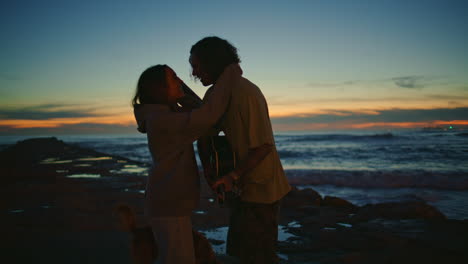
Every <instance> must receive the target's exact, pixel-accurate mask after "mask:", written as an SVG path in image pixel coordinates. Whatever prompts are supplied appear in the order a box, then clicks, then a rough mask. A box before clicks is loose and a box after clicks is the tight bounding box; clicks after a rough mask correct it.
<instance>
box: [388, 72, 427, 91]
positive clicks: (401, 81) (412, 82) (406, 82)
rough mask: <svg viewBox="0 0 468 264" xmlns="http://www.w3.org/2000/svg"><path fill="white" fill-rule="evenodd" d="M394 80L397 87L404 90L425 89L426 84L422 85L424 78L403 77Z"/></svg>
mask: <svg viewBox="0 0 468 264" xmlns="http://www.w3.org/2000/svg"><path fill="white" fill-rule="evenodd" d="M392 80H393V82H394V83H395V85H397V86H399V87H402V88H408V89H415V88H423V87H424V84H423V83H421V81H422V80H424V76H416V75H415V76H403V77H395V78H392Z"/></svg>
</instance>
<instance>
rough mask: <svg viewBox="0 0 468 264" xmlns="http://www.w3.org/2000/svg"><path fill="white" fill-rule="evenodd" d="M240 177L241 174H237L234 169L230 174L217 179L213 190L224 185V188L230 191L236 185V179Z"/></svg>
mask: <svg viewBox="0 0 468 264" xmlns="http://www.w3.org/2000/svg"><path fill="white" fill-rule="evenodd" d="M238 178H239V176H237V174H236V173H235V172H234V171H232V172H230V173H229V174H226V175H224V176H223V177H222V178H221V179H218V180H217V181H215V182H214V183H213V185H212V187H211V188H212V189H213V190H216V189H217V188H218V187H219V186H221V185H224V190H225V191H226V192H230V191H232V188H233V187H234V181H235V180H236V179H238Z"/></svg>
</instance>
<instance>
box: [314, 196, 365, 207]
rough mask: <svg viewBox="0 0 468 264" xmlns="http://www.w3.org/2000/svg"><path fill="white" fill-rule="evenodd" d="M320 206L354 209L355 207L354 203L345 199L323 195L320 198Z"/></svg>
mask: <svg viewBox="0 0 468 264" xmlns="http://www.w3.org/2000/svg"><path fill="white" fill-rule="evenodd" d="M320 205H321V206H330V207H338V208H347V209H351V210H354V209H356V208H357V207H356V205H354V204H352V203H350V202H348V201H346V200H345V199H341V198H338V197H334V196H325V198H324V199H323V200H322V203H321V204H320Z"/></svg>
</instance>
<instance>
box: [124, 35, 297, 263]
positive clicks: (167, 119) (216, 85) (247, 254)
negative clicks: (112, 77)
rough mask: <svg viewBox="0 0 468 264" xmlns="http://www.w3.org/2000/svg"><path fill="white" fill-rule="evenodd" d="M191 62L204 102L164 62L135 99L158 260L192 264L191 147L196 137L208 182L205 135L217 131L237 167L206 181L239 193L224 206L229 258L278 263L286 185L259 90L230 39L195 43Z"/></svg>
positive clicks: (195, 181)
mask: <svg viewBox="0 0 468 264" xmlns="http://www.w3.org/2000/svg"><path fill="white" fill-rule="evenodd" d="M189 62H190V64H191V67H192V75H193V76H194V77H195V78H197V79H198V80H200V82H201V83H202V84H203V85H204V86H211V87H210V88H209V89H208V91H207V92H206V94H205V97H204V98H203V100H202V101H199V100H197V96H196V94H194V93H193V92H192V91H191V90H190V88H188V87H187V86H186V85H185V84H184V83H183V81H182V80H181V79H180V78H179V77H178V76H177V75H176V73H175V72H174V71H173V70H172V69H171V68H170V67H168V66H167V65H156V66H152V67H150V68H148V69H146V70H145V71H144V72H143V73H142V74H141V76H140V78H139V80H138V84H137V90H136V94H135V97H134V98H133V107H134V113H135V118H136V120H137V124H138V130H139V131H140V132H143V133H146V134H147V138H148V147H149V150H150V152H151V156H152V160H153V166H152V168H151V170H150V173H149V177H148V182H147V186H146V191H145V215H146V216H148V217H149V221H150V224H151V228H152V231H153V234H154V238H155V240H156V242H157V244H158V246H159V260H158V261H159V262H158V263H171V264H177V263H184V264H192V263H195V253H194V245H193V238H192V223H191V219H190V216H191V214H192V211H193V210H194V209H195V208H196V207H197V204H198V201H199V198H200V178H199V173H198V167H197V163H196V159H195V152H194V149H193V142H194V141H196V140H198V150H199V156H200V159H201V161H202V164H203V166H204V172H205V177H206V178H207V179H211V177H208V176H209V175H210V174H212V173H213V172H212V171H210V169H209V168H208V167H209V166H207V164H208V161H207V159H208V154H207V149H208V146H207V142H208V141H207V137H209V136H211V135H213V133H214V134H217V133H218V132H219V131H220V130H221V131H223V132H224V134H225V135H226V138H227V141H228V142H229V144H230V146H231V148H232V151H233V152H234V154H235V155H234V156H235V159H236V166H235V168H234V169H233V170H232V171H230V172H228V173H226V175H223V176H221V177H219V178H218V179H217V180H215V181H209V182H208V183H209V184H210V185H211V187H212V188H213V190H217V189H218V187H223V188H224V189H225V191H228V192H229V191H231V190H232V188H233V186H236V188H238V189H239V190H240V192H239V193H240V196H239V197H238V199H236V202H235V203H231V206H230V208H229V209H230V225H229V232H228V238H227V253H228V254H229V255H232V256H236V257H238V258H239V259H240V261H241V263H277V262H278V259H277V256H276V253H275V251H276V242H277V236H278V214H279V208H280V200H281V198H282V197H284V196H285V195H286V194H287V193H288V192H289V190H290V186H289V184H288V182H287V179H286V177H285V175H284V172H283V168H282V166H281V162H280V159H279V156H278V153H277V150H276V147H275V141H274V137H273V132H272V128H271V122H270V118H269V114H268V106H267V102H266V100H265V98H264V96H263V94H262V92H261V91H260V89H259V88H258V87H257V86H256V85H255V84H253V83H252V82H250V81H249V80H247V79H246V78H244V77H242V70H241V68H240V66H239V63H240V59H239V56H238V54H237V49H236V48H235V47H234V46H233V45H232V44H231V43H229V42H228V41H226V40H224V39H221V38H219V37H206V38H204V39H201V40H200V41H198V42H197V43H196V44H194V45H193V46H192V48H191V50H190V58H189Z"/></svg>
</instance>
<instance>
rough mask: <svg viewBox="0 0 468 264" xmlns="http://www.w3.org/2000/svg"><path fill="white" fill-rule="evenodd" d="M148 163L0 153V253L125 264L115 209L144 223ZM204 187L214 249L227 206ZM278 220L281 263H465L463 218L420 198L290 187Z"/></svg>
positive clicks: (57, 153) (467, 244) (200, 215)
mask: <svg viewBox="0 0 468 264" xmlns="http://www.w3.org/2000/svg"><path fill="white" fill-rule="evenodd" d="M147 166H148V164H144V163H140V162H136V161H132V160H128V159H125V158H122V157H117V156H111V155H108V154H104V153H99V152H96V151H94V150H89V149H83V148H80V147H78V146H74V145H69V144H66V143H64V142H62V141H60V140H58V139H56V138H41V139H29V140H25V141H21V142H18V143H17V144H15V145H13V146H10V147H8V148H6V149H4V150H3V151H1V152H0V175H1V179H2V180H3V184H2V185H1V187H0V188H1V190H0V196H1V197H0V198H1V199H0V200H1V202H0V219H1V220H0V221H1V222H0V223H1V224H2V230H3V231H2V237H3V239H2V243H1V250H2V255H3V256H5V257H6V258H7V259H11V260H13V262H6V263H115V264H117V263H130V257H129V250H128V246H129V243H128V241H129V234H127V233H126V232H123V231H121V230H120V229H119V224H118V221H117V220H118V219H117V218H116V216H115V215H114V211H113V208H114V207H115V205H117V204H119V203H126V204H129V205H131V206H132V207H133V208H134V209H135V210H136V212H137V214H138V216H139V218H138V224H139V225H145V219H144V218H143V208H142V199H143V195H144V194H143V190H144V186H145V183H146V177H144V176H145V174H146V168H147ZM202 187H203V189H202V196H201V199H200V206H199V209H198V210H197V211H195V212H194V214H193V224H194V227H195V228H196V229H197V230H200V231H202V232H204V233H205V234H206V235H207V237H208V238H209V239H210V241H211V242H212V244H213V246H214V248H215V249H217V250H218V251H219V249H221V248H222V247H223V245H224V241H223V239H222V236H221V237H219V236H218V237H216V236H215V235H213V234H215V233H216V232H214V231H213V230H218V233H219V232H221V231H219V230H225V227H226V226H227V224H228V217H227V216H228V212H227V210H226V209H225V208H220V207H219V206H218V205H217V204H216V202H214V200H213V199H212V198H213V197H212V195H211V192H210V190H209V188H208V187H207V186H206V184H203V185H202ZM280 224H281V227H280V229H281V230H280V231H281V232H280V233H281V234H280V241H279V245H278V251H279V252H278V253H279V256H280V257H281V262H282V263H468V262H467V261H468V220H463V221H461V220H452V219H447V218H446V217H445V216H444V215H443V214H442V213H440V212H439V211H438V210H437V209H436V208H434V207H432V206H430V205H428V204H425V203H423V202H403V203H384V204H372V205H365V206H361V207H360V206H356V205H353V204H352V203H350V202H348V201H346V200H343V199H340V198H339V197H331V196H326V197H322V196H321V195H320V194H319V193H317V192H316V191H314V190H312V189H298V188H296V187H295V188H294V189H293V190H292V191H291V192H290V193H289V194H288V196H287V197H285V199H284V200H283V201H282V207H281V216H280ZM221 233H222V232H221ZM218 235H219V234H218ZM281 235H284V236H283V237H282V236H281ZM217 253H218V254H219V258H220V260H222V261H224V262H225V263H235V261H233V260H232V259H230V258H228V257H226V256H224V255H223V254H222V253H221V252H217Z"/></svg>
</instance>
